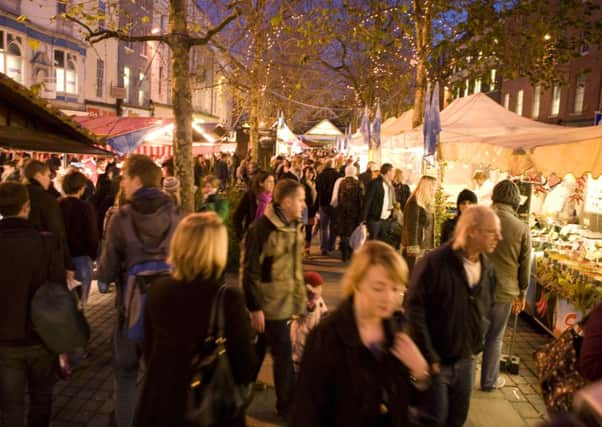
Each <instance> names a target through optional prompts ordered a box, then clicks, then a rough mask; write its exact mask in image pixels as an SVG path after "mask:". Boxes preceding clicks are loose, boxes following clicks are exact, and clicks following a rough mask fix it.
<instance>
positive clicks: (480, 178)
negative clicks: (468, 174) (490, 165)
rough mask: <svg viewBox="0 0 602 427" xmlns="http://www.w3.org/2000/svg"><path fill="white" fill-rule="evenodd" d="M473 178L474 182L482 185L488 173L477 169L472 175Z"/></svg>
mask: <svg viewBox="0 0 602 427" xmlns="http://www.w3.org/2000/svg"><path fill="white" fill-rule="evenodd" d="M472 179H473V180H474V182H476V183H477V184H478V185H481V184H482V183H484V182H485V181H486V180H487V174H486V173H485V172H484V171H482V170H477V171H475V173H474V174H473V175H472Z"/></svg>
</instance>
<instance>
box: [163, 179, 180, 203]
mask: <svg viewBox="0 0 602 427" xmlns="http://www.w3.org/2000/svg"><path fill="white" fill-rule="evenodd" d="M163 192H164V193H165V194H167V195H168V196H169V197H171V198H172V200H173V201H174V203H175V204H176V205H178V206H179V205H180V183H179V181H178V178H176V177H175V176H167V177H165V178H163Z"/></svg>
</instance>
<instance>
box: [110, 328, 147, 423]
mask: <svg viewBox="0 0 602 427" xmlns="http://www.w3.org/2000/svg"><path fill="white" fill-rule="evenodd" d="M141 354H142V351H141V347H140V345H138V344H137V343H135V342H133V341H131V340H130V339H129V338H128V337H127V335H126V332H125V331H124V330H123V329H122V328H120V327H119V326H117V327H116V328H115V331H114V333H113V374H114V381H113V399H114V417H115V419H114V421H115V424H116V425H117V426H118V427H130V426H131V425H132V422H133V420H134V411H135V409H136V401H137V400H138V392H139V390H138V387H137V380H138V370H139V368H140V364H141Z"/></svg>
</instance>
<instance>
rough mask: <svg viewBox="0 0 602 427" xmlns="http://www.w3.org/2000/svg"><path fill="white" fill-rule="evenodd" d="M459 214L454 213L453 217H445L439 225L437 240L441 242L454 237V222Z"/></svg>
mask: <svg viewBox="0 0 602 427" xmlns="http://www.w3.org/2000/svg"><path fill="white" fill-rule="evenodd" d="M459 218H460V215H456V216H454V217H453V218H447V219H446V220H445V222H444V223H443V224H442V225H441V236H440V237H439V241H440V242H441V243H442V244H443V243H447V242H449V241H451V240H452V238H453V237H454V231H455V230H456V223H457V222H458V219H459Z"/></svg>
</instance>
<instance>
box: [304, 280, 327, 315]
mask: <svg viewBox="0 0 602 427" xmlns="http://www.w3.org/2000/svg"><path fill="white" fill-rule="evenodd" d="M303 279H304V281H305V289H306V290H307V308H308V310H309V311H313V310H314V309H315V307H316V300H317V299H318V298H319V297H320V296H321V295H322V284H324V279H323V278H322V275H321V274H320V273H318V272H317V271H306V272H305V273H304V274H303Z"/></svg>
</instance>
